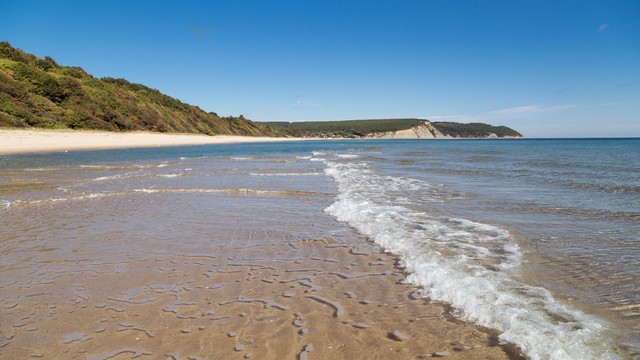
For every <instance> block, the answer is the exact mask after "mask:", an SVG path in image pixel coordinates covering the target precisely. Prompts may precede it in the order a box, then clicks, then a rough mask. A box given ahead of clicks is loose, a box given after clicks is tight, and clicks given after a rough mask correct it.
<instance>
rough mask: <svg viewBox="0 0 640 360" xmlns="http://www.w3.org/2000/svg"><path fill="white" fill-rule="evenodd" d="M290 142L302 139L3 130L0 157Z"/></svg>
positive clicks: (0, 133) (0, 132) (139, 132)
mask: <svg viewBox="0 0 640 360" xmlns="http://www.w3.org/2000/svg"><path fill="white" fill-rule="evenodd" d="M291 140H302V139H299V138H271V137H253V136H228V135H217V136H208V135H196V134H166V133H152V132H142V131H136V132H127V133H118V132H108V131H77V130H14V129H3V130H0V155H6V154H19V153H33V152H63V151H72V150H99V149H124V148H141V147H156V146H184V145H205V144H228V143H242V142H268V141H291Z"/></svg>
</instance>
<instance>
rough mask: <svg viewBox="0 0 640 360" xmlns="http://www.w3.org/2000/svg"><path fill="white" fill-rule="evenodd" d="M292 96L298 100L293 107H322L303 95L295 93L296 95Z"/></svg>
mask: <svg viewBox="0 0 640 360" xmlns="http://www.w3.org/2000/svg"><path fill="white" fill-rule="evenodd" d="M291 96H293V98H294V99H295V100H296V101H295V102H294V103H293V104H292V106H295V107H306V108H317V107H320V105H319V104H316V103H315V102H313V101H310V100H307V99H305V97H304V95H302V94H299V93H295V94H293V95H291Z"/></svg>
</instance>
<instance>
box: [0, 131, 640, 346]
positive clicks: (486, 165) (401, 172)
mask: <svg viewBox="0 0 640 360" xmlns="http://www.w3.org/2000/svg"><path fill="white" fill-rule="evenodd" d="M265 162H268V163H270V164H271V165H269V166H268V167H266V166H263V165H264V164H265ZM274 164H276V165H274ZM239 169H240V171H238V170H239ZM226 170H233V171H235V173H234V174H236V173H237V176H238V177H241V178H242V179H241V178H237V179H236V180H234V176H236V175H234V176H229V175H228V173H225V174H226V175H227V176H224V177H220V178H221V179H224V182H222V181H218V182H216V180H215V179H216V174H220V173H222V172H225V171H226ZM304 177H323V178H324V177H328V178H329V179H331V182H328V183H333V186H326V185H322V186H323V188H322V189H317V188H313V187H314V186H318V185H317V184H324V183H322V182H311V181H310V182H309V183H308V184H309V186H308V187H309V189H306V188H305V187H304V186H302V185H303V184H305V182H304V181H302V182H301V181H300V179H301V178H304ZM249 178H250V179H251V180H250V181H249V182H248V181H247V179H249ZM203 179H207V180H206V182H203V181H204V180H203ZM212 179H213V180H212ZM293 179H296V181H295V183H296V184H297V185H296V186H297V187H300V189H297V188H296V189H295V190H296V191H306V190H309V191H322V192H325V193H326V192H328V193H334V194H335V201H334V202H333V204H331V205H330V206H329V207H328V208H327V209H326V210H325V213H326V214H327V215H330V216H333V217H335V218H337V219H338V220H340V221H342V222H345V223H347V224H349V225H350V226H351V227H353V228H355V229H356V230H357V231H359V232H360V233H362V234H364V235H366V236H367V237H368V238H369V239H370V240H371V241H373V242H376V243H378V244H380V245H381V246H383V247H384V248H386V249H387V250H388V251H389V252H393V253H394V254H396V255H398V256H399V258H400V260H401V261H400V265H401V266H403V267H404V268H405V270H406V271H407V273H408V277H407V281H408V282H411V283H413V284H415V285H416V286H417V287H419V288H420V289H421V294H422V296H424V297H427V298H430V299H431V300H433V301H441V302H446V303H448V304H451V305H452V308H453V309H454V310H453V311H454V315H455V316H457V317H459V318H460V319H463V320H466V321H470V322H473V323H477V324H480V325H482V326H486V327H489V328H493V329H497V330H498V331H500V332H501V335H500V338H501V339H502V340H504V341H506V342H511V343H514V344H516V345H518V346H519V347H520V349H521V350H522V352H523V353H524V354H525V355H526V356H527V357H529V358H532V359H549V358H554V359H561V358H567V359H577V358H580V359H587V358H593V359H599V358H616V356H620V357H633V356H638V351H639V349H640V281H638V279H639V278H640V205H638V204H640V139H579V140H578V139H558V140H534V139H527V140H438V141H420V140H367V141H358V140H353V141H317V142H288V143H270V144H233V145H209V146H196V147H177V148H160V149H157V148H156V149H137V150H118V151H115V150H114V151H95V152H72V153H59V154H40V155H16V156H0V180H1V181H2V185H0V222H4V223H3V224H2V225H3V227H5V229H8V228H10V227H11V226H9V225H11V224H8V223H7V221H8V220H7V219H10V218H11V216H13V215H15V213H14V212H15V211H24V209H25V208H26V207H29V206H34V205H35V206H37V205H39V204H46V203H54V202H64V201H71V202H72V201H75V200H79V199H83V200H84V199H101V198H105V197H109V196H112V195H114V194H117V195H119V196H121V195H124V196H125V197H126V196H131V197H133V196H141V195H144V194H145V193H154V194H156V195H157V194H158V193H159V192H162V191H166V192H167V194H174V195H175V194H176V193H179V192H181V191H182V192H185V193H193V192H195V191H203V192H206V191H217V190H219V189H231V188H234V186H236V185H237V184H238V183H243V184H247V183H250V184H251V187H252V189H257V190H260V189H262V188H264V189H265V190H269V191H274V190H283V191H290V190H291V186H290V184H291V181H292V180H293ZM203 184H205V185H206V186H204V185H203ZM301 184H302V185H301ZM313 184H316V185H313ZM216 189H217V190H216ZM21 209H22V210H21ZM57 211H59V210H57ZM291 213H292V216H295V215H293V214H295V209H293V210H292V211H291ZM54 215H55V214H52V215H51V216H54ZM71 215H72V214H70V215H69V216H68V219H67V220H66V221H68V222H71V223H72V222H73V221H74V220H73V218H74V217H73V216H71ZM76 215H77V214H76ZM55 216H64V214H60V213H57V215H55ZM202 216H206V214H203V215H202ZM77 221H78V222H80V221H82V220H81V219H78V220H77ZM67 225H68V226H70V227H73V224H67ZM24 230H25V231H26V230H28V229H24ZM6 231H8V230H6ZM11 231H12V232H11V234H14V235H12V236H13V238H11V239H9V238H8V235H7V234H8V233H5V234H4V236H5V237H7V238H6V239H2V242H3V244H5V245H7V244H11V241H16V242H20V238H19V237H16V235H15V234H16V233H18V232H20V231H21V229H12V230H11ZM199 231H204V232H206V229H200V230H199ZM616 354H617V355H616ZM634 354H635V355H634Z"/></svg>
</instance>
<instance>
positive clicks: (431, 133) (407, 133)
mask: <svg viewBox="0 0 640 360" xmlns="http://www.w3.org/2000/svg"><path fill="white" fill-rule="evenodd" d="M366 137H367V138H372V139H451V138H452V137H451V136H448V135H444V134H442V133H441V132H440V131H438V129H436V128H435V127H433V125H431V123H430V122H428V121H425V122H423V123H422V124H420V125H418V126H414V127H412V128H411V129H406V130H399V131H387V132H381V133H373V134H369V135H367V136H366Z"/></svg>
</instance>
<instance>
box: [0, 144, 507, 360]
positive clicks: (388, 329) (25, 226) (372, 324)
mask: <svg viewBox="0 0 640 360" xmlns="http://www.w3.org/2000/svg"><path fill="white" fill-rule="evenodd" d="M288 161H290V162H291V160H288ZM284 162H286V161H283V160H282V159H280V158H277V157H275V158H263V159H256V160H249V161H245V162H243V161H241V160H220V159H216V160H210V159H193V160H180V161H178V160H176V162H175V163H161V164H158V165H155V164H151V165H149V166H147V165H145V166H141V165H139V164H133V165H126V164H124V165H120V166H119V167H118V166H114V167H99V166H77V167H67V168H60V169H57V168H56V169H50V170H47V169H37V170H35V171H26V172H16V171H9V172H7V173H4V174H1V173H0V179H2V180H3V181H4V183H5V184H8V185H6V186H5V187H0V198H2V197H8V196H14V197H19V198H20V199H22V200H21V201H15V202H13V203H12V204H10V205H7V206H6V208H0V222H1V224H2V226H1V227H0V239H1V240H2V250H1V256H2V258H3V262H2V263H1V264H0V274H1V276H0V358H2V359H29V358H43V359H90V360H98V359H100V360H105V359H132V358H136V359H138V358H139V359H242V358H254V359H424V358H430V357H438V356H439V357H444V358H450V359H507V358H517V356H515V355H513V354H512V351H513V350H512V349H511V348H510V347H509V345H508V344H500V343H499V342H498V341H497V339H496V337H495V335H496V334H492V333H489V332H487V331H485V330H483V329H481V328H478V327H476V326H473V325H470V324H466V323H463V322H460V321H457V320H455V319H453V317H452V316H451V315H450V313H449V311H450V310H449V309H448V308H447V307H446V306H444V305H439V304H433V303H429V302H428V301H427V300H425V299H421V298H419V297H417V296H414V293H415V292H416V290H417V289H416V288H415V287H413V286H410V285H408V284H404V283H403V279H404V277H405V275H404V274H403V273H402V270H401V269H400V268H398V267H397V266H396V261H397V259H395V258H394V257H393V256H391V255H388V254H386V253H384V252H383V251H382V250H381V248H380V247H378V246H376V245H374V244H372V243H370V242H368V240H367V239H366V238H365V237H363V236H362V235H359V234H358V233H356V232H355V231H353V230H352V229H351V228H349V227H348V226H347V225H345V224H342V223H339V222H337V221H336V220H335V219H333V218H332V217H330V216H328V215H326V214H324V213H323V211H322V210H323V209H324V208H326V207H327V206H328V205H329V204H331V203H332V202H333V201H334V200H333V199H334V195H333V194H332V193H331V189H332V188H333V186H334V185H333V184H332V183H331V182H330V181H329V180H328V179H327V178H326V177H324V176H313V175H309V176H300V177H297V176H283V177H277V176H266V177H265V176H250V175H248V174H249V173H252V172H255V171H262V172H263V173H264V174H271V175H274V174H275V175H277V172H287V173H290V172H292V171H297V172H303V171H306V174H314V173H315V172H316V171H317V169H314V168H310V166H312V165H309V163H308V162H307V161H300V162H297V163H296V162H295V161H293V162H292V163H290V164H289V163H287V164H284ZM243 164H246V165H243ZM242 167H244V169H243V168H242ZM185 168H188V169H189V171H188V172H185V173H184V174H177V175H180V176H177V177H166V176H163V175H167V174H173V173H178V172H179V171H180V170H181V169H182V170H184V169H185ZM192 173H196V174H197V175H195V174H192ZM105 174H111V175H112V176H111V177H110V178H109V179H107V180H102V179H103V178H104V175H105ZM119 175H121V176H119ZM229 184H233V185H235V186H238V187H239V186H241V188H240V187H239V188H232V187H231V186H229ZM140 186H146V187H147V188H148V190H144V191H140V190H137V189H136V187H140ZM19 191H20V193H19V195H15V194H18V192H19ZM12 194H13V195H12Z"/></svg>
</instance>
